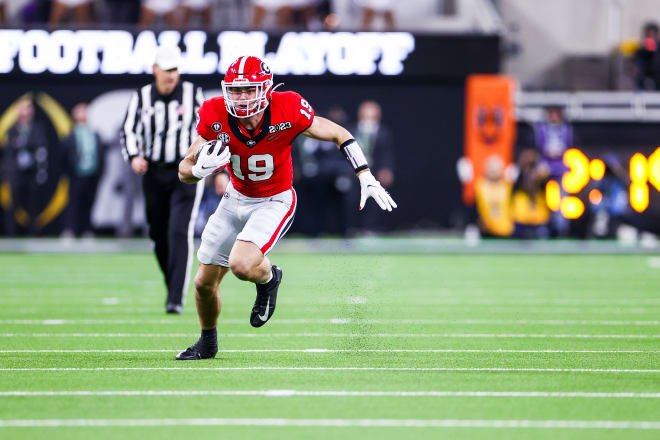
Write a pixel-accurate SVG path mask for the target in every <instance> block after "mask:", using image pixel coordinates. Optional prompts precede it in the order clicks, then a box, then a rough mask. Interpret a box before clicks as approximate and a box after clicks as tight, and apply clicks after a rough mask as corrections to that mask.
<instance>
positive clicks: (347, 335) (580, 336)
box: [0, 333, 660, 339]
mask: <svg viewBox="0 0 660 440" xmlns="http://www.w3.org/2000/svg"><path fill="white" fill-rule="evenodd" d="M218 336H220V337H225V338H263V337H266V338H298V337H313V338H324V337H325V338H475V339H476V338H487V339H490V338H532V339H546V338H559V339H571V338H573V339H660V334H658V335H642V334H640V335H635V334H625V335H622V334H611V335H607V334H606V335H590V334H543V333H540V334H537V333H530V334H527V333H224V334H219V335H218ZM0 337H3V338H15V337H33V338H52V337H65V338H68V337H84V338H87V337H90V338H176V337H186V338H196V337H199V333H0Z"/></svg>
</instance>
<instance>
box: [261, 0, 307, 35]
mask: <svg viewBox="0 0 660 440" xmlns="http://www.w3.org/2000/svg"><path fill="white" fill-rule="evenodd" d="M314 3H316V1H315V0H253V2H252V27H253V28H254V29H261V28H263V26H264V20H265V19H266V16H267V14H268V13H269V12H271V13H272V12H274V13H275V18H276V21H277V26H278V27H279V28H280V29H290V28H292V27H294V25H295V24H296V21H295V20H294V18H296V17H299V18H300V20H299V21H300V25H301V26H302V27H304V28H306V29H309V28H310V26H311V23H312V20H313V18H314V17H315V15H316V11H315V9H314Z"/></svg>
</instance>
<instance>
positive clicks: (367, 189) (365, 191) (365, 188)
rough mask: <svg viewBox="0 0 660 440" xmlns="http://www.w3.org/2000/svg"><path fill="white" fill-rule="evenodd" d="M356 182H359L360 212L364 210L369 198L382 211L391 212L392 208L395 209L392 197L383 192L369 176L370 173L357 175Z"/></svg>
mask: <svg viewBox="0 0 660 440" xmlns="http://www.w3.org/2000/svg"><path fill="white" fill-rule="evenodd" d="M358 180H359V181H360V210H362V208H364V204H365V202H366V201H367V199H368V198H369V197H373V199H374V200H375V201H376V203H378V206H380V208H381V209H382V210H383V211H391V210H392V208H396V203H394V200H392V196H390V194H389V193H388V192H387V191H385V188H383V187H382V186H381V185H380V182H379V181H377V180H376V178H375V177H374V175H373V174H371V171H364V172H362V173H360V174H358Z"/></svg>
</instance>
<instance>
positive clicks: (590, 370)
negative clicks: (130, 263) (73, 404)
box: [0, 366, 660, 373]
mask: <svg viewBox="0 0 660 440" xmlns="http://www.w3.org/2000/svg"><path fill="white" fill-rule="evenodd" d="M0 371H77V372H80V371H438V372H442V371H446V372H451V371H456V372H459V371H493V372H541V373H543V372H545V373H660V370H653V369H649V370H640V369H613V368H612V369H606V368H500V367H482V368H479V367H464V368H460V367H453V368H451V367H427V368H424V367H272V366H259V367H90V368H84V367H62V368H57V367H51V368H0Z"/></svg>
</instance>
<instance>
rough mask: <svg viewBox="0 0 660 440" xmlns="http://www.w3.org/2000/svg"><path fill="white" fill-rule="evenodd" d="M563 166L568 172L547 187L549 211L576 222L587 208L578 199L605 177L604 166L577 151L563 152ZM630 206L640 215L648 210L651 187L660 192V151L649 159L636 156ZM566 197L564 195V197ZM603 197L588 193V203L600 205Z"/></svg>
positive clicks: (572, 149)
mask: <svg viewBox="0 0 660 440" xmlns="http://www.w3.org/2000/svg"><path fill="white" fill-rule="evenodd" d="M563 161H564V164H565V165H566V166H567V167H568V170H567V171H566V172H565V173H564V174H563V176H562V178H561V186H560V185H559V183H558V182H556V181H554V180H550V181H549V182H548V183H547V184H546V188H545V195H546V203H547V204H548V208H550V209H551V210H553V211H560V212H561V213H562V215H563V216H564V217H566V218H568V219H577V218H580V217H581V216H582V214H584V211H585V206H584V203H583V202H582V200H581V199H580V198H578V197H576V194H578V193H579V192H580V191H582V190H583V189H584V188H585V187H586V186H587V185H588V184H589V182H590V181H591V180H595V181H599V180H601V179H602V178H603V177H604V176H605V168H606V167H605V163H604V162H603V161H602V160H600V159H593V160H589V158H588V157H587V156H586V155H585V154H584V153H583V152H582V151H580V150H578V149H577V148H571V149H568V150H566V151H565V152H564V156H563ZM628 169H629V174H630V188H629V198H630V199H629V200H630V206H631V207H632V208H633V209H634V210H635V211H637V212H644V211H645V210H646V209H647V208H648V206H649V184H650V185H652V186H653V187H654V188H655V189H656V190H657V191H660V147H659V148H657V149H656V150H655V151H654V152H653V154H651V155H650V156H649V157H648V158H647V157H646V156H644V155H643V154H642V153H635V154H634V155H633V156H632V157H631V158H630V163H629V168H628ZM562 194H563V195H562ZM602 199H603V195H602V193H601V192H600V191H598V190H597V189H592V190H591V191H590V192H589V202H590V203H592V204H594V205H597V204H599V203H600V202H601V201H602Z"/></svg>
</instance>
